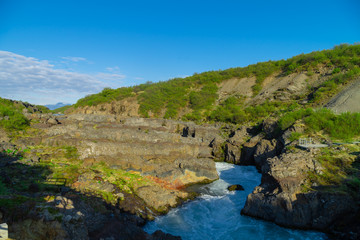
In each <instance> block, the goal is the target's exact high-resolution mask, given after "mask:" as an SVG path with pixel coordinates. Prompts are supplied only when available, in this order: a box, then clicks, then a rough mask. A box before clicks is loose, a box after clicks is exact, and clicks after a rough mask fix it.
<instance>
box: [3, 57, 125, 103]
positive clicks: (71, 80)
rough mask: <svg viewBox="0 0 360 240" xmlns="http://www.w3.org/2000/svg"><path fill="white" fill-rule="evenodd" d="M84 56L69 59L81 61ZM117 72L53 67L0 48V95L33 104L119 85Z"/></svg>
mask: <svg viewBox="0 0 360 240" xmlns="http://www.w3.org/2000/svg"><path fill="white" fill-rule="evenodd" d="M82 59H84V60H86V59H85V58H81V59H80V58H78V59H77V58H75V59H73V60H76V61H83V60H82ZM124 78H125V76H124V75H122V74H119V73H96V74H93V75H90V74H83V73H77V72H71V71H67V70H64V69H56V68H55V66H54V65H52V64H50V63H49V62H48V61H44V60H38V59H36V58H32V57H26V56H22V55H18V54H15V53H12V52H7V51H0V85H1V87H0V97H5V98H11V99H19V100H24V101H28V102H31V103H36V104H48V103H56V102H75V101H76V100H77V99H78V98H80V97H83V96H84V95H86V94H90V93H96V92H99V91H101V90H102V89H103V88H104V87H119V85H120V84H119V83H121V81H122V80H123V79H124Z"/></svg>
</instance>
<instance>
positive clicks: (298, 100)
mask: <svg viewBox="0 0 360 240" xmlns="http://www.w3.org/2000/svg"><path fill="white" fill-rule="evenodd" d="M359 63H360V46H359V45H340V46H337V47H335V48H334V49H332V50H324V51H318V52H312V53H309V54H302V55H298V56H295V57H293V58H290V59H287V60H281V61H269V62H262V63H257V64H254V65H249V66H248V67H244V68H231V69H227V70H223V71H210V72H205V73H201V74H194V75H193V76H191V77H187V78H176V79H172V80H169V81H166V82H159V83H145V84H141V85H138V86H135V87H128V88H119V89H104V90H103V91H102V92H101V93H99V94H94V95H90V96H87V97H85V98H83V99H80V100H79V101H78V102H77V103H76V104H75V105H74V106H73V107H72V108H70V109H68V110H67V112H68V113H87V114H91V113H93V114H105V115H106V114H115V115H119V116H142V117H155V118H156V117H157V118H159V117H161V118H166V119H168V118H171V119H184V120H194V121H222V122H224V121H225V122H232V123H236V124H239V123H245V122H257V121H258V119H256V118H254V114H253V113H254V112H253V111H252V110H253V109H252V108H254V107H256V106H265V108H266V106H268V105H269V103H271V104H273V105H277V106H276V107H277V109H279V110H284V108H285V109H286V107H287V106H286V107H284V105H291V104H300V105H302V106H309V107H318V106H323V105H324V104H326V103H327V102H328V101H329V99H330V98H331V97H333V96H334V95H335V94H337V93H338V92H339V91H341V90H342V89H343V88H344V87H346V86H347V85H349V84H351V83H352V82H353V81H355V80H356V79H357V78H358V77H359V75H360V68H359ZM230 102H231V103H230ZM280 105H282V106H280ZM270 112H271V111H269V112H268V113H267V115H269V114H270Z"/></svg>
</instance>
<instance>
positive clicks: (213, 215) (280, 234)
mask: <svg viewBox="0 0 360 240" xmlns="http://www.w3.org/2000/svg"><path fill="white" fill-rule="evenodd" d="M216 168H217V170H218V172H219V176H220V179H219V180H217V181H215V182H213V183H211V184H207V185H203V186H201V187H200V189H199V190H200V192H201V196H200V197H198V198H197V199H196V200H194V201H191V202H188V203H186V204H184V205H182V206H180V207H178V208H176V209H172V210H171V211H170V212H169V213H168V214H166V215H164V216H160V217H158V218H156V219H155V220H154V221H152V222H149V223H147V224H146V225H145V227H144V230H145V231H146V232H148V233H153V232H155V231H156V230H158V229H160V230H162V231H163V232H166V233H170V234H172V235H175V236H181V237H182V239H183V240H187V239H189V240H190V239H194V240H201V239H205V240H210V239H211V240H230V239H231V240H235V239H256V240H275V239H276V240H282V239H284V240H285V239H287V240H290V239H291V240H306V239H307V240H320V239H326V236H325V234H323V233H320V232H315V231H301V230H293V229H288V228H283V227H279V226H277V225H276V224H274V223H271V222H266V221H262V220H258V219H254V218H251V217H248V216H242V215H240V211H241V209H242V208H243V206H244V205H245V201H246V197H247V195H248V194H249V193H251V192H252V190H253V189H254V188H255V186H257V185H259V184H260V180H261V174H259V173H258V172H257V170H256V168H255V167H253V166H236V165H232V164H228V163H216ZM231 184H241V185H242V186H243V187H244V189H245V191H234V192H229V191H228V190H227V187H228V186H229V185H231Z"/></svg>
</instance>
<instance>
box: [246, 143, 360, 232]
mask: <svg viewBox="0 0 360 240" xmlns="http://www.w3.org/2000/svg"><path fill="white" fill-rule="evenodd" d="M314 154H315V152H307V151H301V150H299V151H298V152H296V153H291V152H289V153H286V152H285V153H283V154H281V155H280V156H276V157H273V158H267V159H266V160H265V161H263V162H262V165H261V172H262V174H263V177H262V183H261V185H260V186H258V187H256V188H255V190H254V191H253V192H252V193H251V194H249V196H248V198H247V201H246V204H245V207H244V208H243V210H242V214H246V215H249V216H253V217H258V218H261V219H265V220H269V221H273V222H275V223H277V224H279V225H282V226H286V227H295V228H305V229H318V230H323V231H325V230H327V229H328V228H329V227H330V225H331V224H332V223H334V222H335V221H336V220H337V219H338V218H339V217H341V216H343V215H344V214H351V213H353V212H356V211H357V204H356V202H354V200H353V199H352V198H351V197H350V196H349V195H345V194H341V193H336V192H322V191H314V192H304V191H303V190H302V188H301V185H302V184H303V183H304V182H305V180H306V172H307V171H313V172H318V173H320V172H321V171H322V167H321V165H320V164H319V163H318V162H317V161H316V159H315V157H314ZM340 203H341V204H340Z"/></svg>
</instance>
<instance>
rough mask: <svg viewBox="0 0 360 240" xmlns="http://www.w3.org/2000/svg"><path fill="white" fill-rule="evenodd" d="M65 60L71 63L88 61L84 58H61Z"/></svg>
mask: <svg viewBox="0 0 360 240" xmlns="http://www.w3.org/2000/svg"><path fill="white" fill-rule="evenodd" d="M61 58H62V59H64V60H67V61H71V62H81V61H86V58H83V57H61Z"/></svg>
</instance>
